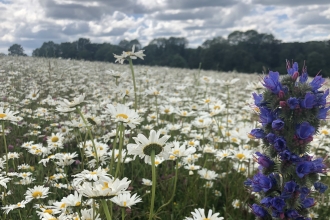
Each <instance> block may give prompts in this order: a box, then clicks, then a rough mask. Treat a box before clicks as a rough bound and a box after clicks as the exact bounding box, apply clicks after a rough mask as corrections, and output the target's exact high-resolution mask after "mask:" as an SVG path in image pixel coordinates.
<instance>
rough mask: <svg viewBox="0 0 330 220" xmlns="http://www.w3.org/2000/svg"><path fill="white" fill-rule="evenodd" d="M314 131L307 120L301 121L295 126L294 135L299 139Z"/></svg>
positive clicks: (308, 135)
mask: <svg viewBox="0 0 330 220" xmlns="http://www.w3.org/2000/svg"><path fill="white" fill-rule="evenodd" d="M314 133H315V128H314V127H313V126H311V125H310V124H309V123H308V122H307V121H304V122H302V123H301V124H298V125H297V126H296V135H297V136H298V138H299V139H302V140H304V139H307V138H309V137H310V136H312V135H313V134H314Z"/></svg>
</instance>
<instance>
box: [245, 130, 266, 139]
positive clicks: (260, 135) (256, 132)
mask: <svg viewBox="0 0 330 220" xmlns="http://www.w3.org/2000/svg"><path fill="white" fill-rule="evenodd" d="M249 135H251V136H253V137H254V138H264V137H265V136H266V133H265V132H264V130H262V129H260V128H255V129H252V130H251V132H250V133H249Z"/></svg>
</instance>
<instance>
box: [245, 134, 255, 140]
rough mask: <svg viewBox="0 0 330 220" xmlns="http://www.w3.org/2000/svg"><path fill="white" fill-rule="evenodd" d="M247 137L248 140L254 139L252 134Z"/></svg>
mask: <svg viewBox="0 0 330 220" xmlns="http://www.w3.org/2000/svg"><path fill="white" fill-rule="evenodd" d="M247 136H248V138H250V139H255V137H254V136H253V135H252V134H248V135H247Z"/></svg>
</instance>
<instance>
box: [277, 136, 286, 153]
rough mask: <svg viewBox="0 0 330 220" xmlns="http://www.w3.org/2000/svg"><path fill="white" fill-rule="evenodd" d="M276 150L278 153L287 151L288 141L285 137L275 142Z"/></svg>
mask: <svg viewBox="0 0 330 220" xmlns="http://www.w3.org/2000/svg"><path fill="white" fill-rule="evenodd" d="M274 148H275V150H276V151H277V152H281V151H284V150H286V141H285V139H284V138H283V137H278V138H276V139H275V141H274Z"/></svg>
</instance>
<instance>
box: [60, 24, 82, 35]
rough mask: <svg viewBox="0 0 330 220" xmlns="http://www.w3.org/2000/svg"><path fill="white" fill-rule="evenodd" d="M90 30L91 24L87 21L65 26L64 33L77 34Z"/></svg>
mask: <svg viewBox="0 0 330 220" xmlns="http://www.w3.org/2000/svg"><path fill="white" fill-rule="evenodd" d="M87 32H89V25H88V23H85V22H78V23H72V24H68V25H66V26H65V27H64V28H63V31H62V33H63V34H66V35H76V34H83V33H87Z"/></svg>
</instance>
